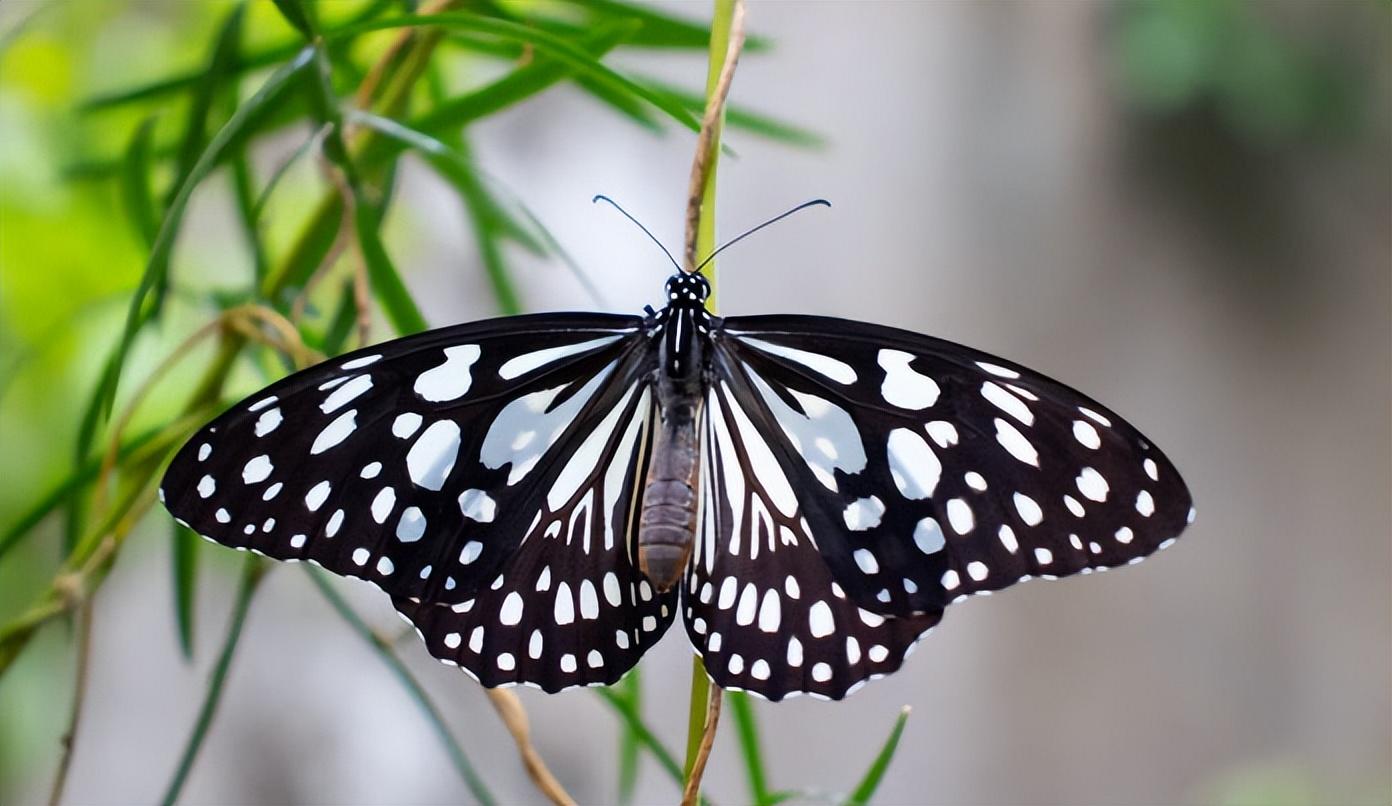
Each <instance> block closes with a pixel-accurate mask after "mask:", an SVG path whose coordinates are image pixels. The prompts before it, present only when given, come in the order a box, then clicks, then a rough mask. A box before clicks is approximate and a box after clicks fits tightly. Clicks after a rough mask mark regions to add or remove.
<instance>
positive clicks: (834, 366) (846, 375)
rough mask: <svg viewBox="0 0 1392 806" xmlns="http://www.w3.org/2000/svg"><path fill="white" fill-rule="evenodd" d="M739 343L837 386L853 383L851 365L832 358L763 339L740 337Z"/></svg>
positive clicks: (854, 375) (853, 376) (853, 377)
mask: <svg viewBox="0 0 1392 806" xmlns="http://www.w3.org/2000/svg"><path fill="white" fill-rule="evenodd" d="M740 341H742V342H744V343H745V344H748V345H750V346H751V347H755V348H757V349H759V350H762V351H764V352H766V353H771V354H773V355H776V356H778V357H780V358H786V359H788V360H789V361H795V362H797V363H799V364H802V365H803V366H804V367H807V368H808V369H810V370H812V371H814V372H817V373H819V374H821V375H825V376H826V377H828V378H830V379H832V380H833V381H836V382H837V383H839V384H848V383H855V379H856V373H855V370H854V369H852V368H851V365H850V364H847V363H846V362H844V361H839V360H837V359H835V358H832V357H831V356H829V355H822V354H821V353H812V352H808V351H807V350H799V349H797V348H796V347H784V346H783V345H781V344H773V343H772V342H767V341H764V340H763V339H752V338H749V337H748V336H743V337H741V338H740Z"/></svg>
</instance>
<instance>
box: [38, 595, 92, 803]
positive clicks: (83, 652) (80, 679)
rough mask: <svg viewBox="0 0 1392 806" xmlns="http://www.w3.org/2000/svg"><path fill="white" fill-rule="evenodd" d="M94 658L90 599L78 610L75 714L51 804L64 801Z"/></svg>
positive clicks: (50, 800)
mask: <svg viewBox="0 0 1392 806" xmlns="http://www.w3.org/2000/svg"><path fill="white" fill-rule="evenodd" d="M91 660H92V603H91V602H90V601H89V602H87V603H86V604H84V605H83V606H82V608H81V609H80V610H78V612H77V661H76V672H75V673H74V675H73V704H72V718H71V719H70V720H69V721H68V729H67V731H66V732H65V733H64V734H63V739H62V745H63V755H62V758H60V759H59V761H58V772H57V774H56V775H54V777H53V790H52V791H51V792H50V793H49V796H48V803H49V806H58V804H60V803H62V802H63V790H64V789H65V788H66V787H67V783H68V771H69V770H71V769H72V760H73V753H74V748H75V747H76V746H77V730H78V728H79V727H81V726H82V707H83V705H85V704H86V702H87V677H88V672H89V670H90V669H91Z"/></svg>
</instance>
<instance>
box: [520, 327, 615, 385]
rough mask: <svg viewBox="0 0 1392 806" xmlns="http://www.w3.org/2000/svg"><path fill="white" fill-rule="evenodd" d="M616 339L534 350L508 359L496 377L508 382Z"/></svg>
mask: <svg viewBox="0 0 1392 806" xmlns="http://www.w3.org/2000/svg"><path fill="white" fill-rule="evenodd" d="M618 338H619V337H618V336H602V337H600V338H598V339H591V340H590V341H582V342H579V343H577V344H566V345H562V346H560V347H548V348H546V349H544V350H536V351H535V352H530V353H524V354H522V355H519V356H517V357H516V358H511V359H508V361H507V362H506V363H504V364H503V365H502V366H501V367H499V368H498V375H499V376H500V377H502V379H503V380H505V381H510V380H512V379H513V378H516V377H519V376H521V375H526V374H527V373H528V372H531V371H532V370H534V369H539V368H540V367H544V366H546V365H547V364H550V363H551V362H553V361H559V360H561V359H562V358H566V357H568V356H572V355H578V354H580V353H584V352H588V351H590V350H593V349H595V348H597V347H602V346H604V345H606V344H610V343H612V342H614V341H616V340H617V339H618Z"/></svg>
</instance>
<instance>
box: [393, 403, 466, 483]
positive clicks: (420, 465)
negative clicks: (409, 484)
mask: <svg viewBox="0 0 1392 806" xmlns="http://www.w3.org/2000/svg"><path fill="white" fill-rule="evenodd" d="M458 454H459V424H458V423H456V422H455V421H454V420H436V421H435V422H433V423H431V424H430V425H429V426H428V427H427V428H426V429H425V431H423V432H422V433H421V435H420V436H419V437H418V438H417V439H416V442H415V444H414V445H412V446H411V450H409V451H407V453H406V472H407V474H408V475H410V477H411V481H413V482H415V484H416V485H417V486H419V487H424V488H426V489H427V490H438V489H440V488H441V487H443V486H444V485H445V477H446V476H448V475H449V473H450V471H451V470H453V469H454V462H455V459H456V458H457V457H458Z"/></svg>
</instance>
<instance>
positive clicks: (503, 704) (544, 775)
mask: <svg viewBox="0 0 1392 806" xmlns="http://www.w3.org/2000/svg"><path fill="white" fill-rule="evenodd" d="M487 692H488V701H489V702H491V703H493V708H494V710H496V711H497V712H498V716H499V717H501V718H502V720H503V724H504V725H506V726H507V729H508V732H509V733H511V734H512V738H513V741H515V742H517V750H518V752H520V753H521V754H522V764H523V765H524V766H525V767H526V768H527V774H528V775H530V776H531V777H532V783H534V784H536V787H537V789H539V790H541V793H542V794H543V795H545V796H546V798H547V799H548V800H550V801H551V802H552V803H554V804H556V806H575V800H574V799H573V798H572V797H571V796H570V795H569V794H568V793H567V792H566V791H565V789H564V788H562V787H561V783H560V782H559V781H557V780H556V777H555V776H554V775H552V774H551V771H550V770H549V769H547V768H546V763H545V762H544V761H542V760H541V754H539V753H537V751H536V748H535V747H533V746H532V739H531V729H530V728H529V727H528V725H527V712H526V711H525V710H523V708H522V702H521V700H519V699H517V695H516V694H514V693H513V692H512V690H511V689H506V688H490V689H487Z"/></svg>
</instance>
